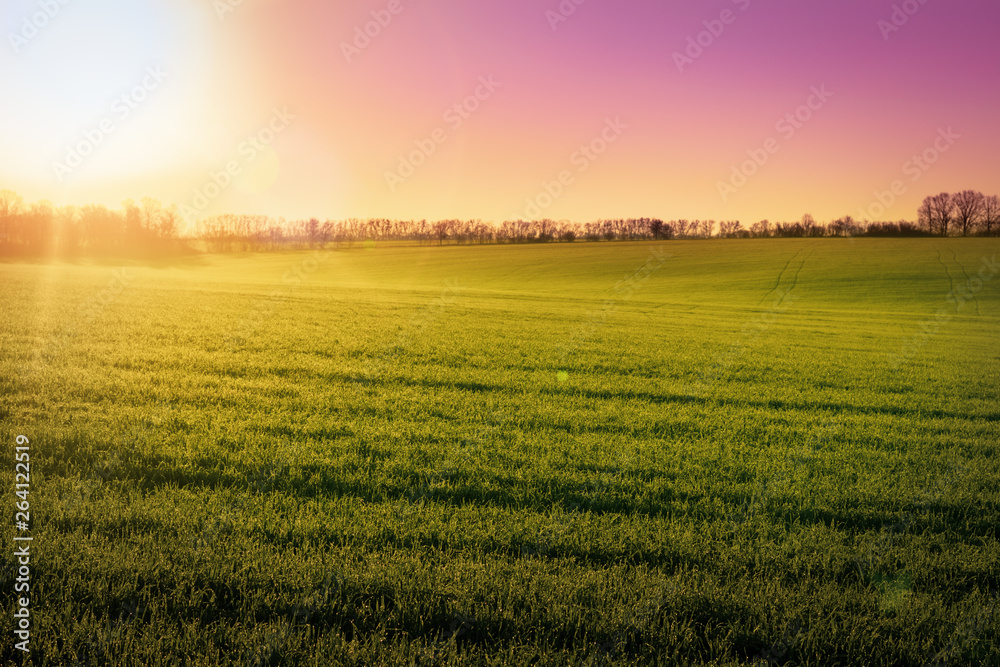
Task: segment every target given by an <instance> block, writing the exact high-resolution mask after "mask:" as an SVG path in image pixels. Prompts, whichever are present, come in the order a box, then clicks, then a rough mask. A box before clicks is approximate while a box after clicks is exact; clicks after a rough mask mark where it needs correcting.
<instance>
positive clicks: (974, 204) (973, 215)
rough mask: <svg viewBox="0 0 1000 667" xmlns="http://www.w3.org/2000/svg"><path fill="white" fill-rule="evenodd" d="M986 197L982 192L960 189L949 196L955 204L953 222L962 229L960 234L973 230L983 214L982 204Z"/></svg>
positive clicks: (966, 234) (965, 234)
mask: <svg viewBox="0 0 1000 667" xmlns="http://www.w3.org/2000/svg"><path fill="white" fill-rule="evenodd" d="M985 199H986V197H985V196H984V195H983V193H982V192H976V191H975V190H962V191H961V192H959V193H958V194H954V195H952V196H951V201H952V202H953V203H954V205H955V224H956V225H957V226H958V228H959V229H961V230H962V236H968V235H969V232H970V231H971V232H975V230H976V227H977V226H978V225H979V221H980V219H981V218H982V216H983V205H984V200H985Z"/></svg>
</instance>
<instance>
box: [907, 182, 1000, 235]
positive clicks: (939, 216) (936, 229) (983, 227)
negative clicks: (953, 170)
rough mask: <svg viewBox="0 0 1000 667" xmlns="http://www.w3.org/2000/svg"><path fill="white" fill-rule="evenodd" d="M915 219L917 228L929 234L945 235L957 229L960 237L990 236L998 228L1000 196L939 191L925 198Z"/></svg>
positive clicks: (999, 223) (971, 191) (968, 191)
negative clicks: (919, 227)
mask: <svg viewBox="0 0 1000 667" xmlns="http://www.w3.org/2000/svg"><path fill="white" fill-rule="evenodd" d="M917 216H918V221H919V224H920V226H921V227H922V228H923V229H924V230H926V231H927V232H928V233H931V234H938V235H940V236H948V234H949V233H950V232H951V231H952V229H956V230H957V231H959V232H961V234H962V236H969V235H971V234H976V233H981V234H983V235H984V236H993V235H994V234H995V233H996V231H997V228H998V227H1000V197H997V196H996V195H991V196H986V195H984V194H983V193H982V192H977V191H975V190H962V191H961V192H958V193H955V194H949V193H947V192H942V193H941V194H937V195H934V196H932V197H927V198H926V199H924V201H923V203H922V204H921V205H920V208H919V209H918V211H917Z"/></svg>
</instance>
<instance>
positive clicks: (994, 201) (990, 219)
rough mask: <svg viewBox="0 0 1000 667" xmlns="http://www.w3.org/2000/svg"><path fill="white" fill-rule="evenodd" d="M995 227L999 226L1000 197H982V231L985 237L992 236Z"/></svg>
mask: <svg viewBox="0 0 1000 667" xmlns="http://www.w3.org/2000/svg"><path fill="white" fill-rule="evenodd" d="M996 226H1000V197H998V196H997V195H990V196H989V197H983V231H985V232H986V235H987V236H992V235H993V228H994V227H996Z"/></svg>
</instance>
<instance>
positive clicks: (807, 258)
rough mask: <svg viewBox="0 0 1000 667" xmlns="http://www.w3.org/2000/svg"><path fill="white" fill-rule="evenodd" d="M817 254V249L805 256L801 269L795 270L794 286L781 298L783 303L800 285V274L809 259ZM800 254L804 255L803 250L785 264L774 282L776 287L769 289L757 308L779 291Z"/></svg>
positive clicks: (800, 265)
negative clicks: (786, 274) (789, 268)
mask: <svg viewBox="0 0 1000 667" xmlns="http://www.w3.org/2000/svg"><path fill="white" fill-rule="evenodd" d="M815 252H816V250H815V249H813V250H812V251H810V252H809V254H808V255H806V256H805V258H804V259H803V260H802V262H801V263H800V264H799V267H798V268H797V269H795V275H793V276H792V286H791V287H789V288H788V289H787V290H786V291H785V294H784V295H783V296H782V297H781V301H784V300H785V298H786V297H787V296H788V294H789V293H790V292H791V291H792V290H793V289H795V286H796V285H798V284H799V274H800V273H802V267H804V266H805V265H806V262H808V261H809V258H810V257H812V256H813V253H815ZM800 254H802V250H801V249H800V250H797V251H796V252H795V254H794V255H792V256H791V257H790V258H789V259H788V262H786V263H785V266H784V267H783V268H782V269H781V271H780V272H779V273H778V278H777V280H775V281H774V286H773V287H772V288H771V289H769V290H768V291H767V293H766V294H764V296H763V297H761V300H760V301H759V302H758V303H757V306H758V307H759V306H761V305H763V303H764V302H765V301H767V297H769V296H771V295H772V294H774V292H775V291H777V289H778V288H779V287H780V286H781V281H782V279H784V277H785V273H786V272H787V271H788V267H789V266H791V265H792V262H794V261H795V258H796V257H798V256H799V255H800ZM781 301H779V303H780V302H781Z"/></svg>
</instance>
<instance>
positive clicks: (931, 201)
mask: <svg viewBox="0 0 1000 667" xmlns="http://www.w3.org/2000/svg"><path fill="white" fill-rule="evenodd" d="M919 213H920V219H921V222H922V223H924V224H926V226H927V231H929V232H930V233H932V234H934V233H938V234H941V236H948V229H949V227H950V226H951V222H952V220H953V219H954V214H955V202H954V201H952V198H951V195H950V194H948V193H947V192H942V193H941V194H939V195H934V196H933V197H927V198H926V199H924V203H923V204H922V205H921V206H920V211H919Z"/></svg>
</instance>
